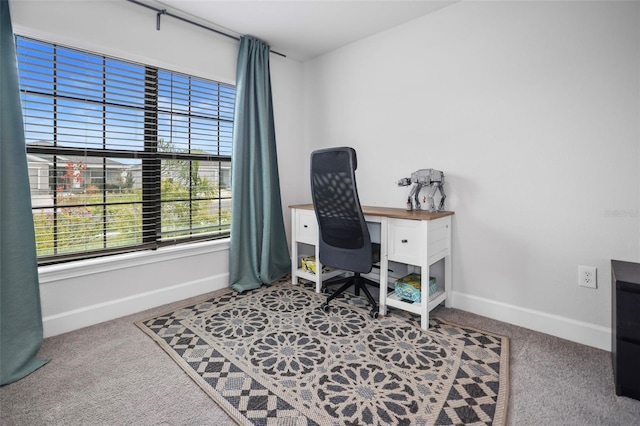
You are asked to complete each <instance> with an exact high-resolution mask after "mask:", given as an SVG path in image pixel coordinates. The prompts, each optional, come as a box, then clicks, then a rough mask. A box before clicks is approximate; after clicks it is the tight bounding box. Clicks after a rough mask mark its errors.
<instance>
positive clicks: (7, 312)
mask: <svg viewBox="0 0 640 426" xmlns="http://www.w3.org/2000/svg"><path fill="white" fill-rule="evenodd" d="M0 38H1V39H0V384H2V385H5V384H8V383H12V382H15V381H16V380H19V379H21V378H23V377H24V376H26V375H28V374H30V373H32V372H33V371H34V370H36V369H38V368H40V367H41V366H43V365H44V364H46V363H47V362H48V360H46V359H40V358H37V353H38V350H39V349H40V346H41V345H42V313H41V307H40V289H39V284H38V264H37V258H36V246H35V233H34V229H33V219H32V215H31V194H30V191H29V175H28V172H27V155H26V151H25V139H24V128H23V124H22V112H21V109H20V92H19V86H18V71H17V65H16V48H15V42H14V38H13V29H12V26H11V16H10V12H9V3H8V0H0Z"/></svg>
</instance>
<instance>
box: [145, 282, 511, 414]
mask: <svg viewBox="0 0 640 426" xmlns="http://www.w3.org/2000/svg"><path fill="white" fill-rule="evenodd" d="M323 301H324V296H323V295H320V294H316V293H315V292H313V291H311V290H310V289H305V288H303V287H302V286H300V285H298V286H293V285H291V284H290V283H281V284H278V285H274V286H270V287H262V288H261V289H258V290H255V291H251V292H248V293H246V294H242V295H239V294H238V293H235V292H232V291H229V292H227V293H226V294H223V295H219V296H217V297H214V298H211V299H209V300H206V301H202V302H200V303H196V304H192V305H190V306H185V307H182V308H179V309H172V310H171V311H170V312H167V313H165V314H162V315H154V316H153V317H152V318H149V319H147V320H143V321H139V322H137V325H138V326H139V327H140V328H141V329H142V330H144V331H145V332H146V333H147V334H148V335H149V336H151V337H152V338H153V339H154V340H156V342H158V343H159V344H160V346H161V347H162V348H163V349H164V350H165V351H166V352H167V353H168V354H169V355H170V356H171V357H172V358H173V359H174V360H175V361H176V362H177V363H178V365H180V366H181V367H182V368H183V369H184V370H185V372H187V374H189V376H190V377H191V378H192V379H193V380H194V381H195V382H196V383H198V385H199V386H200V387H201V388H202V389H203V390H204V391H205V392H206V393H207V394H208V395H209V396H210V397H211V398H212V399H214V400H215V401H216V402H217V403H218V404H219V405H220V406H221V407H222V408H223V409H224V410H225V411H226V412H227V413H229V415H231V416H232V417H233V418H234V419H235V420H236V421H237V422H238V423H240V424H268V423H270V422H273V423H274V424H275V423H278V424H280V423H283V424H327V425H333V424H336V425H337V424H387V425H401V424H422V425H433V424H502V423H503V422H504V421H505V420H506V413H505V410H506V407H507V404H506V399H507V395H508V377H509V374H508V370H509V367H508V362H509V350H508V339H507V338H506V337H503V336H499V335H495V334H492V333H487V332H483V331H480V330H477V329H475V328H471V327H463V326H458V325H455V324H452V323H448V322H446V321H442V320H438V319H432V321H431V324H430V329H429V330H428V331H424V330H421V329H420V328H419V327H418V324H417V323H416V321H415V319H414V318H412V317H409V316H406V317H404V316H396V315H394V316H387V317H385V318H379V319H377V320H371V319H370V318H369V317H368V314H367V310H366V309H364V306H363V305H364V302H363V301H362V300H361V299H360V298H357V297H355V296H349V295H347V296H346V297H345V298H343V299H341V300H339V301H335V302H332V307H331V311H330V312H328V313H325V312H323V311H322V310H320V309H319V306H320V304H321V303H322V302H323Z"/></svg>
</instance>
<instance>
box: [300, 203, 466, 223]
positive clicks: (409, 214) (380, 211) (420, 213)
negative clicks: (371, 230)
mask: <svg viewBox="0 0 640 426" xmlns="http://www.w3.org/2000/svg"><path fill="white" fill-rule="evenodd" d="M289 208H290V209H304V210H313V204H292V205H290V206H289ZM362 213H364V214H365V216H366V215H369V216H384V217H392V218H396V219H410V220H433V219H439V218H441V217H445V216H451V215H452V214H454V213H453V212H448V211H443V212H430V211H427V210H412V211H407V210H405V209H398V208H395V207H373V206H362Z"/></svg>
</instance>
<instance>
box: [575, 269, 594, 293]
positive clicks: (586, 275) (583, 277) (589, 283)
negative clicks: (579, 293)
mask: <svg viewBox="0 0 640 426" xmlns="http://www.w3.org/2000/svg"><path fill="white" fill-rule="evenodd" d="M578 285H580V286H582V287H589V288H598V279H597V275H596V268H595V267H594V266H578Z"/></svg>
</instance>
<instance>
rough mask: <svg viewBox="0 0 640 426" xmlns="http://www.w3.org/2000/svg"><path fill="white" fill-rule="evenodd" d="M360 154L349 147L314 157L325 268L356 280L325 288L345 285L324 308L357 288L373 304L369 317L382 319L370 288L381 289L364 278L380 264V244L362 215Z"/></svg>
mask: <svg viewBox="0 0 640 426" xmlns="http://www.w3.org/2000/svg"><path fill="white" fill-rule="evenodd" d="M356 167H357V159H356V151H355V150H354V149H353V148H349V147H340V148H329V149H320V150H317V151H314V152H312V153H311V195H312V198H313V207H314V210H315V212H316V218H317V219H318V228H319V231H320V235H319V256H320V262H321V263H322V264H323V265H327V266H331V267H333V268H336V269H341V270H344V271H348V272H353V274H354V275H353V276H348V277H346V278H345V277H338V278H335V279H332V280H329V281H327V282H326V283H324V284H323V290H326V289H327V287H328V286H330V285H334V284H338V285H339V284H342V285H341V286H340V287H339V288H338V289H337V290H336V291H334V292H333V293H332V294H330V295H329V296H328V297H327V301H326V302H325V303H323V304H322V305H321V308H322V310H323V311H325V312H327V311H328V310H329V302H331V300H333V299H335V298H336V297H338V296H339V295H341V294H342V293H344V292H345V291H346V290H347V289H348V288H349V287H352V286H353V287H354V292H355V294H356V295H359V294H360V291H362V292H363V293H364V294H365V296H366V297H367V299H368V300H369V303H370V304H371V307H372V308H371V311H370V312H369V316H371V317H372V318H377V317H378V304H377V303H376V300H375V299H374V298H373V296H371V293H370V292H369V290H368V289H367V287H366V284H367V283H370V284H373V285H377V284H376V283H374V282H373V281H370V280H368V279H366V278H364V277H362V276H361V275H360V274H366V273H368V272H370V271H371V269H372V267H373V264H374V263H376V262H379V261H380V244H372V243H371V237H370V235H369V229H368V228H367V223H366V221H365V219H364V215H363V214H362V207H361V206H360V199H359V198H358V189H357V187H356V176H355V170H356Z"/></svg>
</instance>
